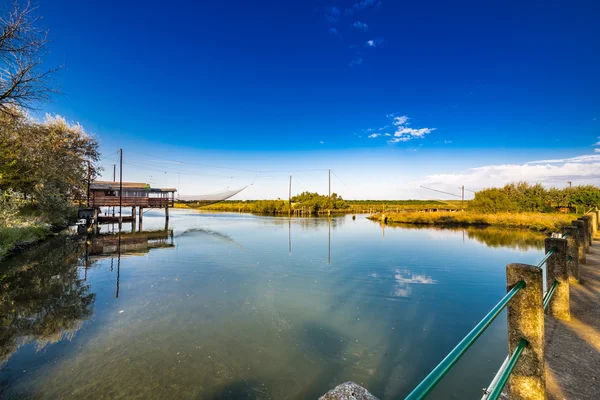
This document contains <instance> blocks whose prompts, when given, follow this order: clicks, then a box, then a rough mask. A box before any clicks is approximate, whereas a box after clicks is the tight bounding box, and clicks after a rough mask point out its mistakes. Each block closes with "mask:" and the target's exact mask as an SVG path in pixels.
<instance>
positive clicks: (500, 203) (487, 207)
mask: <svg viewBox="0 0 600 400" xmlns="http://www.w3.org/2000/svg"><path fill="white" fill-rule="evenodd" d="M510 190H512V187H511V188H509V190H508V191H507V190H506V187H505V188H503V189H499V188H490V189H483V190H480V191H479V192H477V193H475V198H474V199H473V200H471V201H470V202H469V210H472V211H476V212H481V213H496V212H515V211H518V209H519V206H518V204H517V203H516V202H515V201H514V200H512V199H511V198H510V195H509V193H510ZM507 192H509V193H507Z"/></svg>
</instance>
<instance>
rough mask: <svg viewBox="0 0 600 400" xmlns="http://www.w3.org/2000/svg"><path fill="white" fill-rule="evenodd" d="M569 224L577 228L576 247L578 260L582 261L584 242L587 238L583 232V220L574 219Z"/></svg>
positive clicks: (583, 258) (583, 260) (584, 249)
mask: <svg viewBox="0 0 600 400" xmlns="http://www.w3.org/2000/svg"><path fill="white" fill-rule="evenodd" d="M571 225H573V226H575V227H576V228H577V247H578V249H579V251H578V253H579V262H580V263H584V262H585V252H586V247H585V243H586V240H587V235H586V234H585V222H583V221H581V220H578V219H576V220H575V221H573V222H571Z"/></svg>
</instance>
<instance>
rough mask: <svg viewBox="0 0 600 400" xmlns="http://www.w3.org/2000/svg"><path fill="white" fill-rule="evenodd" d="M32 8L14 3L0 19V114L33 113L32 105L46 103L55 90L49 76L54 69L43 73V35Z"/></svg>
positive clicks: (44, 37) (44, 51)
mask: <svg viewBox="0 0 600 400" xmlns="http://www.w3.org/2000/svg"><path fill="white" fill-rule="evenodd" d="M34 11H35V7H32V5H31V3H30V2H29V1H28V2H27V3H26V4H25V5H24V6H21V5H20V4H19V2H18V1H17V0H15V1H14V2H13V7H12V9H11V10H10V11H8V12H7V13H6V14H5V15H2V16H0V112H2V113H7V114H11V115H12V114H14V110H15V107H16V108H25V109H33V108H34V103H36V102H43V101H49V100H50V96H51V94H53V93H57V92H58V90H57V89H56V88H55V87H54V86H53V85H52V76H53V75H54V73H55V72H57V71H58V70H59V69H60V67H58V68H51V69H44V68H43V67H42V64H43V63H42V59H43V57H44V56H45V55H46V45H47V43H48V39H47V32H46V31H44V30H43V29H41V28H39V27H38V26H37V22H38V17H37V16H35V15H34Z"/></svg>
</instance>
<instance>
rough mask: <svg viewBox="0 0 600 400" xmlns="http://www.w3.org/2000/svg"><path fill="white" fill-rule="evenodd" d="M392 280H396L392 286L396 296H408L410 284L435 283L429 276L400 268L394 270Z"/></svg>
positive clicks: (410, 290)
mask: <svg viewBox="0 0 600 400" xmlns="http://www.w3.org/2000/svg"><path fill="white" fill-rule="evenodd" d="M394 280H395V281H396V285H395V287H394V296H396V297H409V296H410V294H411V292H412V288H411V285H414V284H418V285H433V284H435V283H436V281H434V280H433V279H431V277H429V276H426V275H422V274H414V273H412V272H411V271H409V270H400V269H396V270H395V274H394Z"/></svg>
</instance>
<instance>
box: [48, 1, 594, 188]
mask: <svg viewBox="0 0 600 400" xmlns="http://www.w3.org/2000/svg"><path fill="white" fill-rule="evenodd" d="M38 5H39V7H38V14H40V15H41V16H43V19H42V23H43V25H44V26H45V27H46V28H47V29H48V30H49V36H50V39H51V44H50V50H51V52H50V55H49V57H48V60H47V61H48V63H49V64H52V65H56V64H61V65H63V64H64V65H65V68H64V69H63V70H62V71H61V73H60V75H59V76H58V77H57V82H58V83H59V84H60V86H61V89H62V91H63V93H64V94H63V95H62V96H60V97H58V98H56V99H55V100H54V101H53V103H51V104H49V105H46V106H44V111H47V112H50V113H57V114H60V115H63V116H65V117H66V118H67V119H69V120H73V121H78V122H80V123H81V124H82V125H83V126H84V127H85V128H86V130H87V131H88V132H91V133H94V134H95V136H96V137H97V138H98V139H99V141H100V143H101V146H102V150H103V153H104V154H105V155H106V156H107V158H106V159H105V160H104V163H105V164H106V171H105V177H108V178H110V177H111V175H112V163H113V162H114V161H113V159H114V156H110V157H108V155H109V154H111V153H113V152H114V151H116V150H117V149H118V148H119V147H122V148H123V149H124V154H125V161H126V164H125V165H124V177H125V179H127V180H141V181H151V182H152V183H153V184H156V185H157V186H163V185H165V184H168V185H169V186H176V187H178V188H179V190H180V192H181V193H183V194H196V193H209V192H214V191H219V190H222V189H225V188H226V187H230V188H234V187H240V186H244V185H246V184H249V183H251V182H254V185H253V186H252V187H250V188H249V189H247V190H246V191H244V192H242V193H241V194H240V195H238V198H274V197H287V182H288V179H289V172H288V171H294V172H292V175H294V181H295V182H296V181H297V182H296V184H295V187H294V189H297V190H311V191H320V192H325V191H326V190H327V171H326V169H327V168H332V169H333V170H334V172H335V174H336V176H338V177H339V178H341V179H340V180H338V179H337V177H336V178H335V179H334V181H333V182H334V183H333V188H334V190H335V191H337V192H340V193H341V194H342V195H344V196H345V197H347V198H431V197H443V196H442V195H439V194H436V193H432V192H427V191H426V190H424V189H421V188H419V186H420V185H425V186H427V185H429V186H432V185H433V186H435V187H436V188H439V189H441V190H447V191H451V192H457V193H458V189H457V186H458V185H460V184H465V185H467V187H471V188H472V189H479V188H482V187H485V186H489V185H495V184H502V183H504V182H506V181H510V180H516V179H527V180H530V181H536V182H537V181H539V182H542V183H544V184H547V185H558V186H564V185H566V181H567V180H573V181H574V182H576V183H599V182H600V179H599V177H598V176H597V175H598V173H597V172H595V171H598V167H600V153H598V152H595V150H594V146H593V145H594V144H595V143H597V142H598V140H599V139H598V136H600V129H599V128H600V120H598V118H599V117H600V95H599V93H600V90H599V89H600V80H599V79H598V71H600V52H598V51H597V49H598V48H600V24H598V23H597V21H598V20H599V17H600V3H598V2H594V1H546V2H542V1H520V2H516V1H499V2H493V1H485V2H482V1H468V2H462V1H454V2H448V1H433V2H432V1H419V2H416V1H414V2H400V1H389V0H388V1H386V0H381V1H377V0H374V1H370V0H362V1H289V2H287V1H285V2H282V1H259V2H250V1H213V2H208V1H202V2H192V1H176V2H172V3H171V4H168V5H165V4H164V3H156V4H153V3H152V2H148V1H144V2H142V1H139V2H136V1H127V2H125V1H111V0H108V1H102V2H99V1H85V2H82V1H70V0H66V1H58V0H55V1H40V2H39V4H38ZM386 134H387V135H386ZM369 136H372V137H371V138H370V137H369ZM373 136H375V137H373ZM584 155H588V156H589V157H585V158H581V156H584ZM157 156H160V157H163V158H164V159H161V158H158V157H157ZM165 159H167V160H173V161H179V162H180V163H174V162H169V161H167V160H165ZM539 160H542V161H545V162H543V163H538V162H534V161H539ZM199 164H205V165H199ZM206 165H214V166H225V167H229V168H232V169H224V168H212V167H208V166H206ZM240 169H241V170H244V171H241V170H240ZM306 169H311V170H312V169H318V170H320V171H300V170H306ZM256 171H261V172H260V173H259V172H256ZM268 171H276V172H268ZM294 191H296V190H294Z"/></svg>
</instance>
